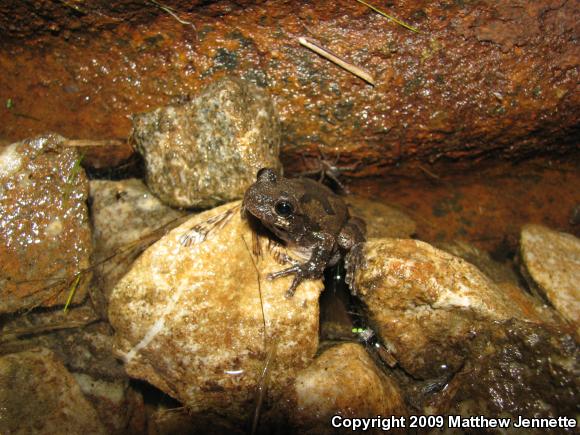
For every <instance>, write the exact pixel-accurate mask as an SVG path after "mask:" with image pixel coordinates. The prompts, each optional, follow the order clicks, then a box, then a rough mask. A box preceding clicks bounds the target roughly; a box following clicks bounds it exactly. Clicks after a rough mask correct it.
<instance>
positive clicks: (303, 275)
mask: <svg viewBox="0 0 580 435" xmlns="http://www.w3.org/2000/svg"><path fill="white" fill-rule="evenodd" d="M318 269H319V268H317V267H316V266H315V265H313V264H310V263H308V262H307V263H304V264H296V265H294V266H292V267H289V268H287V269H282V270H280V271H278V272H272V273H270V274H268V279H269V280H273V279H277V278H281V277H283V276H288V275H294V279H293V280H292V284H290V287H289V288H288V290H287V291H286V297H287V298H291V297H292V296H294V292H295V291H296V288H298V286H299V285H300V283H301V282H302V281H304V280H306V279H316V278H319V277H320V276H321V275H322V272H323V271H320V270H318Z"/></svg>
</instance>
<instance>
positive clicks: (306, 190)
mask: <svg viewBox="0 0 580 435" xmlns="http://www.w3.org/2000/svg"><path fill="white" fill-rule="evenodd" d="M292 181H293V182H294V183H296V185H297V189H296V190H297V191H300V192H301V195H300V198H299V202H300V206H301V208H302V210H303V213H304V215H305V216H308V217H309V218H310V225H311V227H312V229H313V230H315V231H324V232H327V233H330V234H335V235H336V234H338V233H339V232H340V230H341V229H342V227H343V226H344V225H345V224H346V222H347V220H348V217H349V215H348V208H347V206H346V204H345V202H344V201H343V200H342V198H341V197H340V196H338V195H337V194H335V193H334V192H333V191H332V190H330V189H329V188H328V187H326V186H325V185H323V184H321V183H318V182H316V181H314V180H311V179H309V178H296V179H293V180H292Z"/></svg>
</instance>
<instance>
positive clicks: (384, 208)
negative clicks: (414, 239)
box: [345, 195, 417, 239]
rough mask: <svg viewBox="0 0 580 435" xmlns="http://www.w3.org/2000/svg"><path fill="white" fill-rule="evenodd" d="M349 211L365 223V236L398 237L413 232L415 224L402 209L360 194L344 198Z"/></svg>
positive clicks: (405, 236) (409, 234) (406, 235)
mask: <svg viewBox="0 0 580 435" xmlns="http://www.w3.org/2000/svg"><path fill="white" fill-rule="evenodd" d="M345 199H346V202H347V203H348V206H349V210H350V213H351V214H352V215H354V216H358V217H360V218H362V219H364V221H365V222H366V224H367V238H368V239H370V238H381V237H400V238H407V237H411V236H412V235H413V234H415V231H416V229H417V224H416V223H415V221H413V219H411V218H410V217H409V216H408V215H407V214H405V213H403V212H402V211H400V210H398V209H396V208H394V207H392V206H389V205H387V204H383V203H382V202H378V201H373V200H371V199H367V198H363V197H361V196H356V195H349V196H347V197H346V198H345Z"/></svg>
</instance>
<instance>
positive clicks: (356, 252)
mask: <svg viewBox="0 0 580 435" xmlns="http://www.w3.org/2000/svg"><path fill="white" fill-rule="evenodd" d="M363 247H364V242H361V243H357V244H356V245H354V246H353V247H352V248H351V250H350V251H349V252H348V254H347V255H346V258H345V259H344V265H345V268H346V275H345V278H344V280H345V281H346V283H347V284H348V286H349V287H350V292H351V294H352V295H353V296H356V294H357V293H358V289H357V287H356V283H355V280H354V275H355V273H356V271H357V270H358V269H359V268H360V267H361V266H362V263H363V260H364V256H363Z"/></svg>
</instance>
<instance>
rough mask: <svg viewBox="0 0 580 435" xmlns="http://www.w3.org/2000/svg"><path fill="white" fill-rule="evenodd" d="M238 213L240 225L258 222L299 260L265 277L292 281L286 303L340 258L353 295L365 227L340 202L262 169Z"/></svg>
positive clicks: (315, 185)
mask: <svg viewBox="0 0 580 435" xmlns="http://www.w3.org/2000/svg"><path fill="white" fill-rule="evenodd" d="M241 212H242V216H243V217H244V218H245V219H251V218H254V219H257V220H258V221H259V222H260V223H261V224H262V225H263V226H264V227H265V228H266V229H267V230H268V231H269V232H271V233H272V234H273V235H274V236H275V237H276V238H278V239H279V240H280V241H282V243H283V244H285V245H286V246H287V247H288V248H290V250H291V251H292V252H294V253H295V254H296V255H297V256H298V258H299V259H300V260H302V261H296V260H293V261H291V263H292V266H290V267H288V268H286V269H282V270H280V271H277V272H273V273H270V274H269V275H268V276H267V278H268V279H269V280H274V279H277V278H281V277H284V276H289V275H294V279H293V280H292V283H291V284H290V287H289V288H288V290H287V291H286V297H287V298H291V297H292V296H293V295H294V293H295V291H296V289H297V288H298V286H299V285H300V283H301V282H302V281H304V280H307V279H319V278H321V277H322V275H323V273H324V270H325V269H326V268H327V267H331V266H334V265H336V264H337V263H338V262H339V261H340V260H341V259H342V258H346V261H345V263H346V265H347V274H346V281H347V284H349V285H350V286H351V292H353V293H356V290H355V289H354V288H353V273H354V269H355V268H356V266H357V265H358V264H359V263H360V255H361V246H362V244H363V243H364V242H365V240H366V224H365V222H364V220H363V219H361V218H358V217H354V216H351V215H350V213H349V210H348V206H347V204H346V203H345V201H344V200H343V199H342V197H340V196H339V195H337V194H335V193H334V192H333V191H332V190H331V189H330V188H328V187H326V186H325V185H323V184H322V183H320V182H317V181H314V180H312V179H310V178H285V177H283V176H281V175H278V173H277V172H276V171H275V170H274V169H272V168H262V169H260V170H259V171H258V172H257V175H256V181H255V182H254V183H253V184H252V185H251V186H250V187H249V188H248V189H247V190H246V192H245V194H244V199H243V201H242V208H241Z"/></svg>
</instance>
